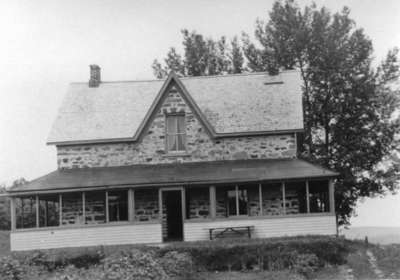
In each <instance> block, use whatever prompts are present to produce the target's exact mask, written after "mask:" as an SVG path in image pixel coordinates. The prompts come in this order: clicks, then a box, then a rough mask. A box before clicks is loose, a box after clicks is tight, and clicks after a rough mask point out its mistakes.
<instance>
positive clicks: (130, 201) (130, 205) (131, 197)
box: [128, 189, 135, 222]
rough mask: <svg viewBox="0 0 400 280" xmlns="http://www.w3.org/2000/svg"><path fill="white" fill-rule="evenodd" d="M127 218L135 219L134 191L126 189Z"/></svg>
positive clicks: (131, 220)
mask: <svg viewBox="0 0 400 280" xmlns="http://www.w3.org/2000/svg"><path fill="white" fill-rule="evenodd" d="M128 209H129V211H128V219H129V221H130V222H133V221H134V220H135V191H134V190H133V189H128Z"/></svg>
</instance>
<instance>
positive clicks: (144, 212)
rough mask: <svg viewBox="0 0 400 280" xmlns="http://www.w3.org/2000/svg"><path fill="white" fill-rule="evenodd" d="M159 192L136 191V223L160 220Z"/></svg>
mask: <svg viewBox="0 0 400 280" xmlns="http://www.w3.org/2000/svg"><path fill="white" fill-rule="evenodd" d="M158 208H159V206H158V190H156V189H154V190H135V221H138V222H146V221H153V220H158V219H159V209H158Z"/></svg>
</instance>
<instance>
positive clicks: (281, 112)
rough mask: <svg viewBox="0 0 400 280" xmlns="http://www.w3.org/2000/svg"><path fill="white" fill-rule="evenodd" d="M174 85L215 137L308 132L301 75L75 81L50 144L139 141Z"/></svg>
mask: <svg viewBox="0 0 400 280" xmlns="http://www.w3.org/2000/svg"><path fill="white" fill-rule="evenodd" d="M171 82H175V83H176V84H177V85H178V87H179V89H180V90H181V92H183V93H184V94H183V95H184V97H185V99H186V101H187V102H188V103H189V105H190V106H191V107H192V109H194V111H195V113H196V114H197V115H198V117H199V118H200V120H201V121H202V122H203V125H205V126H206V128H207V129H208V130H209V132H210V134H211V135H212V136H213V137H225V136H232V135H252V134H268V133H282V132H286V131H297V130H302V129H303V113H302V97H301V80H300V75H299V72H298V71H295V70H292V71H284V72H281V73H280V74H279V75H276V76H269V75H268V74H267V73H254V74H238V75H225V76H204V77H188V78H178V77H176V75H174V74H170V75H169V77H168V79H166V80H148V81H127V82H102V83H101V84H100V86H99V87H96V88H90V87H88V85H87V83H72V84H71V85H70V86H69V89H68V92H67V95H66V97H65V99H64V101H63V103H62V105H61V107H60V109H59V112H58V116H57V118H56V121H55V122H54V124H53V127H52V129H51V132H50V135H49V138H48V144H77V143H95V142H121V141H136V140H137V139H138V137H139V135H140V131H141V130H142V129H143V127H144V126H145V125H146V121H148V120H149V119H150V117H149V116H150V115H151V114H152V110H153V109H154V108H156V107H157V102H159V100H161V99H162V98H161V97H162V96H163V94H164V93H165V90H166V89H167V88H168V85H169V83H171Z"/></svg>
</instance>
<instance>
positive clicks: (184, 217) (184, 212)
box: [181, 187, 186, 222]
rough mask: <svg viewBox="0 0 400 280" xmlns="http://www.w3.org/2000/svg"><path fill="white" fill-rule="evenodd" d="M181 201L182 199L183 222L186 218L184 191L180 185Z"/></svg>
mask: <svg viewBox="0 0 400 280" xmlns="http://www.w3.org/2000/svg"><path fill="white" fill-rule="evenodd" d="M181 201H182V207H181V208H182V220H183V222H185V220H186V192H185V187H182V190H181Z"/></svg>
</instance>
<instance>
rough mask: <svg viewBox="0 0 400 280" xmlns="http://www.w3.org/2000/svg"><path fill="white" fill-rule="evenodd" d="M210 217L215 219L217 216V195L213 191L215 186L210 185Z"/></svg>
mask: <svg viewBox="0 0 400 280" xmlns="http://www.w3.org/2000/svg"><path fill="white" fill-rule="evenodd" d="M209 189H210V217H211V219H215V217H216V216H217V207H216V205H217V196H216V193H215V186H210V188H209Z"/></svg>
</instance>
